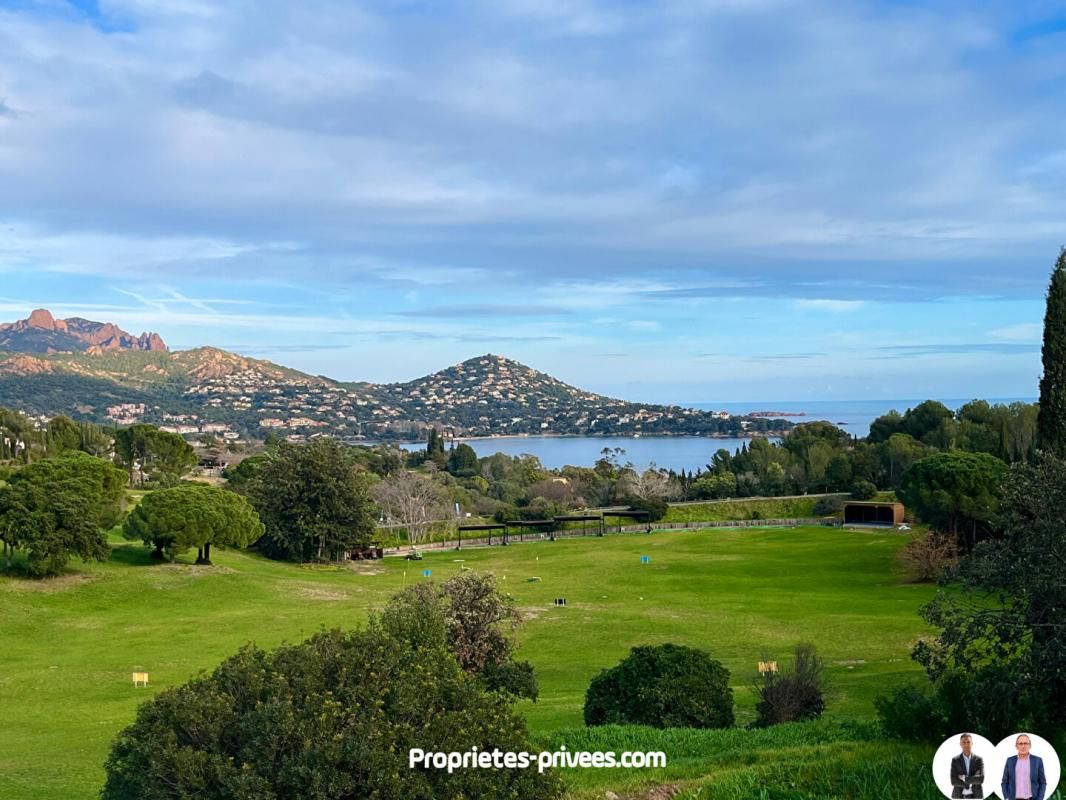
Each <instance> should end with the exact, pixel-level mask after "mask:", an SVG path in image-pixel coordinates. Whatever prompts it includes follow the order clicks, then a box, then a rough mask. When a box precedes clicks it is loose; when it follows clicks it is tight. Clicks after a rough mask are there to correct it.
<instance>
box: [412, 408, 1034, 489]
mask: <svg viewBox="0 0 1066 800" xmlns="http://www.w3.org/2000/svg"><path fill="white" fill-rule="evenodd" d="M924 399H925V398H922V399H917V400H815V401H779V400H767V401H761V402H748V403H715V402H699V403H678V405H682V406H686V407H689V408H699V409H704V410H707V411H728V412H730V413H731V414H748V413H751V412H753V411H760V412H766V411H775V412H780V416H782V417H784V418H785V419H789V420H791V421H792V422H796V423H801V422H814V421H815V420H825V421H827V422H832V423H833V424H834V425H837V426H839V427H840V428H841V429H842V430H845V431H847V432H848V433H849V434H851V435H853V436H857V437H863V436H866V435H867V434H868V433H869V432H870V423H872V422H873V421H874V420H875V419H877V418H878V417H880V416H881V415H882V414H886V413H887V412H889V411H891V410H893V409H895V410H897V411H899V412H900V413H901V414H902V413H903V412H905V411H906V410H907V409H908V408H913V407H914V406H916V405H918V404H919V403H921V402H922V400H924ZM970 399H971V398H966V399H959V398H952V399H941V400H940V402H941V403H943V404H944V405H946V406H947V407H948V408H950V409H952V410H955V409H957V408H958V407H959V406H961V405H963V404H964V403H967V402H969V400H970ZM1016 400H1020V401H1023V402H1027V403H1032V402H1035V401H1036V398H1032V397H1029V398H1025V397H1021V398H995V399H990V400H989V402H990V403H1011V402H1014V401H1016ZM773 416H777V415H773ZM465 441H466V443H467V444H469V445H470V446H471V447H473V448H474V452H476V453H477V454H478V456H479V457H484V456H490V455H492V454H493V453H505V454H506V455H509V456H517V455H533V456H536V457H537V458H539V459H540V462H541V464H543V465H544V466H545V467H547V468H548V469H558V468H560V467H564V466H567V465H570V466H580V467H591V466H592V465H593V464H594V463H595V461H596V459H598V458H599V457H600V453H601V451H602V450H603V449H604V448H609V449H611V450H614V449H615V448H620V449H621V450H623V451H624V452H623V453H622V454H620V455H619V456H618V461H619V463H622V464H624V463H626V462H627V461H628V462H630V463H632V464H633V466H634V467H635V468H637V469H639V470H644V469H647V468H648V467H649V466H651V465H652V464H653V463H654V464H655V465H656V466H658V467H662V468H664V469H672V470H674V471H676V472H680V471H681V470H686V471H689V472H693V471H697V470H701V469H706V466H707V464H708V462H710V460H711V456H713V455H714V452H715V451H716V450H718V449H720V448H725V449H726V450H729V451H730V452H734V451H736V450H738V449H740V447H741V445H743V444H745V443H746V442H748V441H749V440H748V439H732V438H722V439H717V438H711V437H706V436H640V437H634V436H497V437H491V438H482V439H467V440H465ZM771 441H776V440H774V439H771ZM404 447H405V448H406V449H408V450H419V449H421V448H423V447H425V444H424V443H423V444H419V443H412V444H405V445H404Z"/></svg>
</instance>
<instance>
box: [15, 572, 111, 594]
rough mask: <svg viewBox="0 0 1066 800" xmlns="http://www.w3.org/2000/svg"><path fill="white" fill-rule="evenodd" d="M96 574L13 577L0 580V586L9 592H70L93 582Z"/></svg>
mask: <svg viewBox="0 0 1066 800" xmlns="http://www.w3.org/2000/svg"><path fill="white" fill-rule="evenodd" d="M94 580H96V576H95V575H81V574H78V575H60V576H59V577H57V578H12V579H10V580H5V581H3V582H0V587H2V588H3V589H5V590H7V591H9V592H41V593H44V594H50V593H52V592H70V591H73V590H74V589H77V588H78V587H79V586H84V585H85V584H87V583H92V582H93V581H94Z"/></svg>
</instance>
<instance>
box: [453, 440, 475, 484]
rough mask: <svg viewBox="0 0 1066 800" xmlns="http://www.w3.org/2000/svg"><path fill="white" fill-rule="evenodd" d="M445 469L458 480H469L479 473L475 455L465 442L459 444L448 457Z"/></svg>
mask: <svg viewBox="0 0 1066 800" xmlns="http://www.w3.org/2000/svg"><path fill="white" fill-rule="evenodd" d="M446 469H447V470H448V472H450V473H451V474H452V475H455V476H456V477H459V478H470V477H473V476H474V475H477V474H478V473H480V472H481V465H480V464H479V463H478V459H477V453H476V452H474V448H473V447H471V446H470V445H468V444H467V443H466V442H460V443H459V444H458V445H457V446H456V447H455V449H454V450H452V452H451V453H450V454H449V455H448V464H447V467H446Z"/></svg>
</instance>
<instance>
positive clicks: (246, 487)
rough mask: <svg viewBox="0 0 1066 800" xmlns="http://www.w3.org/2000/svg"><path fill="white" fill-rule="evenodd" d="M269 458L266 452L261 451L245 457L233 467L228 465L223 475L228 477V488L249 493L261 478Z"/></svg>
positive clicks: (238, 492)
mask: <svg viewBox="0 0 1066 800" xmlns="http://www.w3.org/2000/svg"><path fill="white" fill-rule="evenodd" d="M267 458H268V456H267V454H266V453H260V454H259V455H254V456H249V457H248V458H243V459H241V460H240V461H239V462H237V463H236V464H234V465H233V466H232V467H226V469H224V470H222V477H223V478H225V479H226V488H227V489H229V490H230V491H232V492H236V493H237V494H244V495H246V494H248V492H249V491H250V489H251V487H252V486H254V485H255V482H256V480H257V479H258V478H259V475H260V473H261V472H262V470H263V465H264V464H265V463H266V462H267Z"/></svg>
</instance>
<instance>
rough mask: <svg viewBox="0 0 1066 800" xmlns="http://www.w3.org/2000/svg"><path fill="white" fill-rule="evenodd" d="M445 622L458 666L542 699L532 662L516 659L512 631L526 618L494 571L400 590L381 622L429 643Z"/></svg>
mask: <svg viewBox="0 0 1066 800" xmlns="http://www.w3.org/2000/svg"><path fill="white" fill-rule="evenodd" d="M438 618H440V619H443V621H444V634H445V641H446V643H447V645H448V648H449V650H451V652H452V654H453V655H454V656H455V659H456V661H458V662H459V666H460V667H462V668H463V670H464V671H466V672H467V673H469V674H471V675H475V676H478V677H479V678H481V679H482V680H483V682H484V683H485V685H486V686H487V687H488V688H491V689H502V690H504V691H508V692H510V693H511V694H515V695H518V696H522V697H527V698H530V699H532V700H536V698H537V682H536V678H535V677H534V675H533V668H532V666H530V664H529V662H526V661H522V662H516V661H515V660H514V651H515V645H514V641H513V639H512V636H511V634H512V632H513V631H514V629H515V628H516V627H517V626H518V625H519V623H520V622H521V620H522V617H521V615H520V614H519V613H518V610H517V609H516V608H515V605H514V601H513V600H512V599H511V598H510V597H503V596H501V595H500V594H499V592H497V588H496V578H495V577H494V576H493V575H492V574H491V573H477V572H461V573H459V574H458V575H456V576H454V577H452V578H449V579H448V580H447V581H445V583H444V584H441V585H437V584H425V583H424V584H419V585H417V586H412V587H410V588H408V589H405V590H404V591H403V592H401V593H399V594H397V595H396V596H394V597H393V598H392V600H391V601H390V602H389V604H388V606H386V608H385V610H384V611H383V612H382V614H381V624H382V626H383V627H384V628H385V629H386V630H389V631H391V632H393V633H396V634H397V635H400V632H401V631H406V632H407V633H405V634H404V635H405V636H408V637H414V638H415V639H416V640H418V642H419V643H421V644H424V643H425V642H426V640H427V639H428V638H430V637H431V636H433V635H436V634H435V633H434V632H435V631H436V628H435V627H434V626H435V624H436V623H435V620H437V619H438Z"/></svg>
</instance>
